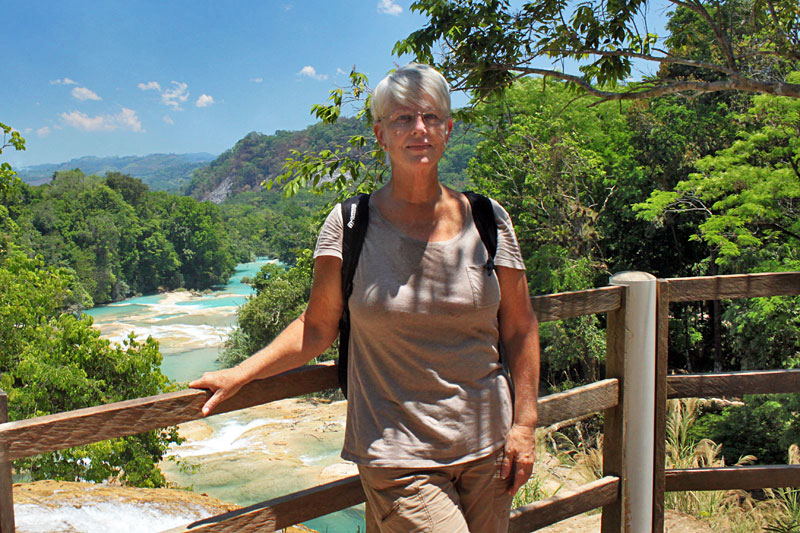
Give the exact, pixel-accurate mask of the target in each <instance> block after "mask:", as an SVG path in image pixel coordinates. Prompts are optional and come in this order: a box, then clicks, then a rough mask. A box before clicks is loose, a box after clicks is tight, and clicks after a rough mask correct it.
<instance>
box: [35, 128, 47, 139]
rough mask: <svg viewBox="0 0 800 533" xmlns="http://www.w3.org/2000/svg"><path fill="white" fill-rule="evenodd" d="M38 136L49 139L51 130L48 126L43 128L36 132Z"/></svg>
mask: <svg viewBox="0 0 800 533" xmlns="http://www.w3.org/2000/svg"><path fill="white" fill-rule="evenodd" d="M36 135H38V136H39V137H47V136H48V135H50V128H49V127H47V126H44V127H41V128H39V129H38V130H36Z"/></svg>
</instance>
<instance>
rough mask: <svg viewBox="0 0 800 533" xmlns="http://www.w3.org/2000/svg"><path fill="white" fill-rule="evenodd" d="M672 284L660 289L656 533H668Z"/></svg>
mask: <svg viewBox="0 0 800 533" xmlns="http://www.w3.org/2000/svg"><path fill="white" fill-rule="evenodd" d="M669 300H670V298H669V281H667V280H659V281H658V287H657V289H656V390H655V401H656V404H655V417H654V420H655V432H654V438H655V440H654V448H653V533H664V490H665V482H666V481H665V477H664V476H665V468H666V463H665V461H666V446H667V363H668V361H667V358H668V355H669Z"/></svg>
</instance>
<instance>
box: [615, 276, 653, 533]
mask: <svg viewBox="0 0 800 533" xmlns="http://www.w3.org/2000/svg"><path fill="white" fill-rule="evenodd" d="M656 281H657V280H656V278H655V277H654V276H653V275H652V274H648V273H647V272H620V273H619V274H615V275H614V276H613V277H612V278H611V280H610V284H611V285H619V286H625V287H627V288H628V292H627V300H626V313H625V379H624V381H623V393H622V398H623V418H624V420H625V424H626V434H627V435H626V438H625V453H624V457H625V461H626V467H625V472H626V474H627V479H624V480H622V494H621V496H622V497H623V498H624V499H625V502H626V505H624V507H623V508H624V517H623V522H624V530H625V531H630V532H636V533H641V532H646V531H651V530H652V523H653V446H654V442H655V437H654V432H655V380H656Z"/></svg>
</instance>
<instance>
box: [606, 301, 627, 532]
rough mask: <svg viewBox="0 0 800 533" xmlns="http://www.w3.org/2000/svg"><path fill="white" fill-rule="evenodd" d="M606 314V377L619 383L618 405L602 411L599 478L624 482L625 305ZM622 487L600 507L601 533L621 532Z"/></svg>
mask: <svg viewBox="0 0 800 533" xmlns="http://www.w3.org/2000/svg"><path fill="white" fill-rule="evenodd" d="M624 303H625V302H624V298H623V302H622V307H621V308H620V309H617V310H615V311H610V312H609V313H608V325H607V327H606V377H607V378H613V379H617V380H619V381H618V382H619V402H618V404H617V405H616V406H615V407H612V408H609V409H607V410H606V411H605V414H604V416H603V475H604V476H606V477H609V476H611V477H616V478H618V479H625V476H626V475H627V471H626V469H625V439H626V433H627V432H626V425H625V417H624V416H623V415H624V404H623V402H624V401H625V394H624V387H623V384H624V379H625V306H624ZM624 489H625V486H624V484H622V483H621V484H620V488H619V493H620V497H619V498H617V500H616V501H614V502H611V503H609V504H607V505H606V506H605V507H604V508H603V515H602V517H601V526H600V527H601V531H602V533H621V532H623V531H625V529H624V527H625V520H624V516H625V501H624V496H623V495H624Z"/></svg>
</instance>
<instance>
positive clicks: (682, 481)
mask: <svg viewBox="0 0 800 533" xmlns="http://www.w3.org/2000/svg"><path fill="white" fill-rule="evenodd" d="M777 487H800V465H767V466H760V465H759V466H726V467H719V468H689V469H682V470H667V471H666V490H667V491H668V492H677V491H682V490H731V489H746V490H754V489H769V488H777Z"/></svg>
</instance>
